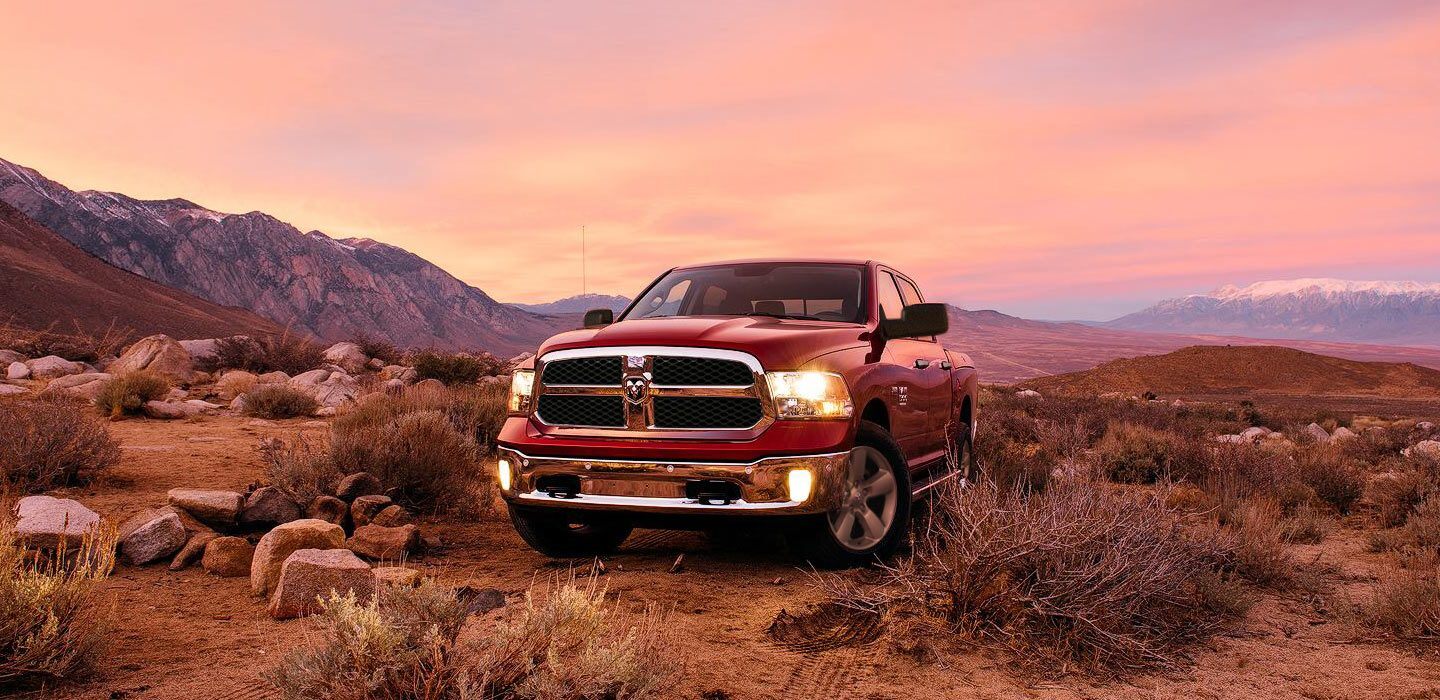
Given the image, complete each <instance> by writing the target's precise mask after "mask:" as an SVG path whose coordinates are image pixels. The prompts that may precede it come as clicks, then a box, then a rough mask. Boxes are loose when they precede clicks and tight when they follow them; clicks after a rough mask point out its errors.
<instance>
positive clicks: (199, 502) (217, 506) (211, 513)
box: [166, 489, 245, 525]
mask: <svg viewBox="0 0 1440 700" xmlns="http://www.w3.org/2000/svg"><path fill="white" fill-rule="evenodd" d="M166 496H167V498H168V500H169V503H170V505H172V506H174V507H176V508H180V509H182V510H184V511H185V512H187V513H189V514H191V515H193V516H195V517H196V518H198V519H200V521H201V522H205V523H209V524H212V525H234V524H235V521H236V519H237V518H238V517H240V509H241V508H242V507H244V505H245V497H244V496H242V495H240V494H238V493H236V492H234V491H220V490H214V489H170V491H169V493H168V494H166Z"/></svg>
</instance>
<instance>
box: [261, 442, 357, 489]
mask: <svg viewBox="0 0 1440 700" xmlns="http://www.w3.org/2000/svg"><path fill="white" fill-rule="evenodd" d="M260 460H261V461H262V462H264V463H265V475H266V477H267V478H268V480H269V482H270V485H271V486H274V487H275V488H277V489H280V491H281V493H284V494H285V495H286V496H289V497H290V500H292V501H294V502H296V503H299V504H300V505H301V506H304V505H306V504H308V503H310V502H311V501H313V500H315V498H316V497H317V496H328V495H334V493H335V486H336V484H337V483H338V482H339V481H340V478H341V474H340V470H338V469H336V468H335V462H334V460H332V459H331V458H330V450H329V449H328V448H327V446H326V445H324V444H323V443H317V442H314V441H313V440H312V439H311V438H307V437H305V436H304V435H302V434H297V435H296V436H295V439H294V440H293V441H291V442H286V441H284V440H281V439H279V438H271V439H268V440H262V441H261V442H260Z"/></svg>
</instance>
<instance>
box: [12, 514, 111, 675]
mask: <svg viewBox="0 0 1440 700" xmlns="http://www.w3.org/2000/svg"><path fill="white" fill-rule="evenodd" d="M0 511H3V513H0V690H14V691H18V690H22V689H24V688H26V687H27V686H31V685H34V684H38V683H41V682H46V681H55V680H62V679H67V678H73V677H75V676H78V675H81V674H83V673H84V672H86V671H88V670H89V669H90V668H91V666H92V664H93V663H94V662H95V661H96V660H97V659H98V658H99V656H100V654H101V652H102V650H103V645H104V643H105V639H106V635H105V633H106V626H107V624H108V617H109V610H108V608H106V607H104V606H103V605H101V603H100V601H98V600H97V592H96V590H95V584H96V583H98V582H99V581H101V580H103V579H104V578H105V577H106V576H108V575H109V574H110V569H111V568H112V567H113V565H114V551H115V542H116V537H115V532H114V530H113V529H104V528H102V529H99V530H95V531H92V533H91V534H89V535H87V536H86V537H85V539H84V541H83V542H82V543H81V545H80V546H79V547H78V548H77V549H76V550H74V551H66V550H65V549H64V547H63V546H62V548H61V550H60V551H58V552H54V553H53V554H52V555H51V556H47V557H37V556H34V555H33V554H30V553H27V552H26V551H25V550H24V549H22V548H20V547H18V546H16V544H15V541H14V532H13V530H12V526H13V524H12V523H11V522H10V517H11V516H10V515H9V514H10V513H11V506H10V505H9V504H0Z"/></svg>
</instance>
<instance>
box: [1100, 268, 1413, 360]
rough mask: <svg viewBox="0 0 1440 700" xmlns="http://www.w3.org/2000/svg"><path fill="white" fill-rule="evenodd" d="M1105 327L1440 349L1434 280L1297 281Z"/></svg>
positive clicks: (1200, 298)
mask: <svg viewBox="0 0 1440 700" xmlns="http://www.w3.org/2000/svg"><path fill="white" fill-rule="evenodd" d="M1101 325H1103V326H1104V327H1106V328H1116V329H1126V330H1139V331H1162V332H1169V333H1214V334H1224V335H1244V336H1253V337H1260V338H1285V339H1308V340H1330V341H1343V342H1361V343H1385V344H1395V345H1428V346H1437V347H1440V284H1424V283H1419V282H1356V281H1349V280H1337V279H1322V278H1313V279H1296V280H1274V281H1267V282H1257V283H1255V284H1251V285H1249V286H1246V287H1235V286H1226V287H1222V288H1220V289H1217V290H1215V291H1213V292H1210V293H1208V294H1192V295H1190V296H1187V297H1181V298H1179V299H1169V300H1166V301H1162V302H1160V303H1158V304H1156V305H1154V306H1151V307H1149V308H1147V309H1144V310H1142V311H1137V312H1135V313H1133V314H1129V315H1127V316H1122V317H1120V318H1117V319H1115V320H1113V321H1109V322H1107V323H1104V324H1101Z"/></svg>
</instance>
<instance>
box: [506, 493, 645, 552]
mask: <svg viewBox="0 0 1440 700" xmlns="http://www.w3.org/2000/svg"><path fill="white" fill-rule="evenodd" d="M510 522H511V523H513V524H514V525H515V531H516V532H518V533H520V539H523V540H525V544H528V545H530V547H531V548H533V549H534V550H535V551H537V552H540V553H541V554H544V555H545V556H547V557H554V558H556V559H567V558H574V557H593V556H598V555H601V554H610V553H611V552H614V551H615V550H616V549H619V548H620V543H622V542H624V541H625V538H627V537H629V536H630V531H631V529H633V526H632V525H631V524H630V522H629V521H628V520H626V519H624V518H620V517H615V516H611V515H608V514H588V513H571V512H567V511H564V510H555V509H549V508H524V507H519V506H513V505H512V506H510Z"/></svg>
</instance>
